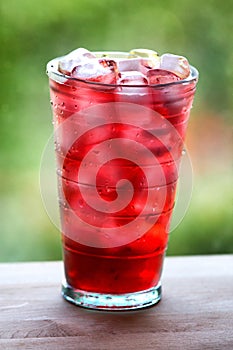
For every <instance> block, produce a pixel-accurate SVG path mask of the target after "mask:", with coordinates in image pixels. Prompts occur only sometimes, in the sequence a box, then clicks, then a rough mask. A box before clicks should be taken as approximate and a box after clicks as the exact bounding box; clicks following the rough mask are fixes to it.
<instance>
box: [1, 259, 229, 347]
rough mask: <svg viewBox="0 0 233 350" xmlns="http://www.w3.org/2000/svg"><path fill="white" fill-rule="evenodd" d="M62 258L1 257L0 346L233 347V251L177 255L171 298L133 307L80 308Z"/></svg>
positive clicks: (170, 262) (168, 288)
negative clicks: (65, 280) (64, 283)
mask: <svg viewBox="0 0 233 350" xmlns="http://www.w3.org/2000/svg"><path fill="white" fill-rule="evenodd" d="M61 276H62V264H61V262H49V263H47V262H46V263H45V262H43V263H17V264H15V263H13V264H0V349H1V350H11V349H17V350H21V349H23V350H27V349H33V350H39V349H43V350H47V349H48V350H50V349H51V350H52V349H53V350H61V349H62V350H64V349H65V350H66V349H68V350H69V349H72V350H76V349H80V350H84V349H85V350H89V349H94V350H95V349H100V350H102V349H103V350H105V349H106V350H107V349H108V350H111V349H127V350H131V349H133V350H135V349H139V350H141V349H148V350H149V349H160V350H163V349H179V350H180V349H190V350H192V349H211V350H212V349H213V350H215V349H233V255H220V256H195V257H169V258H166V261H165V267H164V271H163V281H162V284H163V299H162V301H161V302H160V303H159V304H158V305H157V306H154V307H151V308H148V309H145V310H141V311H131V312H115V313H113V312H100V311H92V310H86V309H82V308H79V307H75V306H73V305H71V304H69V303H68V302H66V301H64V300H63V299H62V297H61V296H60V280H61Z"/></svg>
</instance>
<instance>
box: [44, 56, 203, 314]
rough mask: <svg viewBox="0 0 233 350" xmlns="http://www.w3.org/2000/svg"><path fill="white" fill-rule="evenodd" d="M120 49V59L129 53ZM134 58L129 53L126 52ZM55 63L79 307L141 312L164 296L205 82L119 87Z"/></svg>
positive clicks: (66, 288) (68, 251) (64, 199)
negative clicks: (173, 223)
mask: <svg viewBox="0 0 233 350" xmlns="http://www.w3.org/2000/svg"><path fill="white" fill-rule="evenodd" d="M124 55H127V54H124V53H122V57H124ZM126 57H127V56H126ZM58 60H59V58H58V59H54V60H52V61H50V62H49V63H48V65H47V74H48V76H49V82H50V95H51V101H52V109H53V123H54V135H55V136H54V137H55V153H56V161H57V179H58V192H59V207H60V218H61V231H62V232H61V233H62V242H63V256H64V270H65V281H64V282H63V287H62V293H63V296H64V298H65V299H67V300H68V301H71V302H73V303H74V304H76V305H80V306H84V307H88V308H94V309H106V310H125V309H137V308H143V307H146V306H150V305H153V304H155V303H157V302H158V301H159V300H160V298H161V282H160V278H161V271H162V266H163V260H164V256H165V251H166V247H167V243H168V234H169V224H170V220H171V215H172V211H173V207H174V202H175V194H176V185H177V180H178V173H179V163H180V159H181V155H182V151H183V142H184V138H185V133H186V127H187V123H188V119H189V113H190V109H191V106H192V102H193V97H194V93H195V89H196V83H197V79H198V72H197V70H196V69H195V68H194V67H191V76H190V77H189V78H188V79H185V80H181V81H177V82H173V83H169V84H160V85H142V86H139V85H111V84H103V83H101V82H100V83H96V82H87V81H82V80H79V79H75V78H71V77H67V76H64V75H62V74H61V73H59V72H58V71H57V69H56V67H57V63H58Z"/></svg>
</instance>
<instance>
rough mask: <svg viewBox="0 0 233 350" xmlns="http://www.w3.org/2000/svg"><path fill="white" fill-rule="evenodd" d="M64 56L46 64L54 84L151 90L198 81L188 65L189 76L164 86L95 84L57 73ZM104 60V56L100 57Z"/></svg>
mask: <svg viewBox="0 0 233 350" xmlns="http://www.w3.org/2000/svg"><path fill="white" fill-rule="evenodd" d="M93 53H94V54H97V55H100V54H101V55H104V54H115V55H116V54H118V55H122V56H123V55H128V52H127V53H126V52H120V51H101V52H100V51H97V52H93ZM63 57H65V56H60V57H56V58H54V59H52V60H50V61H49V62H48V63H47V66H46V74H47V75H48V77H49V78H51V79H53V80H55V81H56V82H58V83H62V84H64V83H65V82H66V81H77V82H80V83H82V84H85V85H87V86H88V85H90V86H93V87H95V86H99V87H103V88H104V87H105V88H106V87H108V88H109V87H112V88H117V87H118V88H119V87H124V88H131V89H132V88H144V89H145V88H148V87H152V88H156V89H157V88H161V87H165V86H173V85H181V84H190V83H192V82H195V81H196V82H197V81H198V77H199V72H198V70H197V69H196V68H195V67H194V66H192V65H190V70H191V72H190V75H189V76H188V77H187V78H185V79H182V80H178V81H173V82H170V83H164V84H147V85H145V84H132V85H131V84H106V83H102V82H97V81H88V80H85V79H80V78H74V77H71V76H69V75H66V74H63V73H61V72H59V71H58V69H57V67H58V63H59V61H60V59H61V58H63ZM102 57H103V58H104V56H102ZM97 58H98V56H97ZM110 59H113V58H112V57H110Z"/></svg>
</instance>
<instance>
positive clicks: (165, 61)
mask: <svg viewBox="0 0 233 350" xmlns="http://www.w3.org/2000/svg"><path fill="white" fill-rule="evenodd" d="M160 60H161V62H160V69H164V70H168V71H170V72H172V73H174V74H176V75H178V77H180V78H181V79H185V78H188V76H189V74H190V66H189V63H188V60H187V59H186V58H185V57H183V56H177V55H173V54H171V53H165V54H164V55H162V56H161V58H160Z"/></svg>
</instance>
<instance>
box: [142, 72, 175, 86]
mask: <svg viewBox="0 0 233 350" xmlns="http://www.w3.org/2000/svg"><path fill="white" fill-rule="evenodd" d="M147 78H148V81H149V84H151V85H154V84H168V83H173V82H174V81H178V80H180V78H179V77H178V76H177V75H176V74H174V73H172V72H170V71H167V70H162V69H150V70H149V71H148V72H147Z"/></svg>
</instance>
